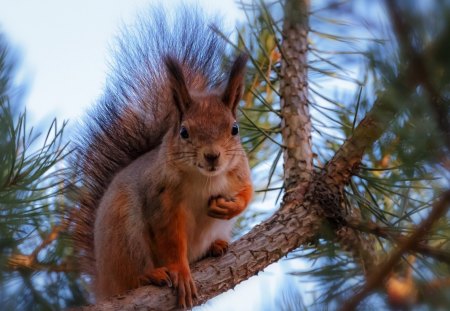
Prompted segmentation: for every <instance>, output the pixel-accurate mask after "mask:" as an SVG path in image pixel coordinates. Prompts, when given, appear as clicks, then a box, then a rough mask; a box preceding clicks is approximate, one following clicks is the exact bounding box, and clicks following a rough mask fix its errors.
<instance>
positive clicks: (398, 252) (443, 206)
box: [341, 190, 450, 311]
mask: <svg viewBox="0 0 450 311" xmlns="http://www.w3.org/2000/svg"><path fill="white" fill-rule="evenodd" d="M449 205H450V190H448V191H447V192H445V193H444V194H443V195H442V197H441V198H440V199H439V200H438V201H437V202H436V203H435V204H434V206H433V208H432V210H431V212H430V214H429V215H428V217H427V218H426V219H425V220H424V221H422V223H421V224H420V225H419V226H418V227H417V228H416V230H415V231H414V232H413V233H412V234H411V235H410V236H409V237H408V238H407V239H406V240H405V241H404V242H403V243H402V244H400V245H399V246H398V247H397V249H395V250H394V251H392V253H391V255H390V256H389V258H388V259H387V260H386V261H385V262H383V263H382V264H381V265H379V266H378V267H377V269H375V270H374V271H373V272H372V273H371V274H370V276H369V277H368V278H367V280H366V284H365V285H364V287H363V288H362V289H361V290H360V291H359V292H358V293H356V294H355V295H354V296H353V297H352V299H350V300H349V301H347V303H345V304H344V305H343V307H342V308H341V310H342V311H346V310H354V309H355V308H356V307H357V306H358V304H359V303H360V302H361V301H362V300H363V299H364V298H365V297H366V296H367V295H368V294H369V293H370V292H371V291H372V290H374V289H375V288H376V287H378V286H380V285H381V283H382V282H383V281H384V280H385V279H386V278H387V277H388V276H389V273H390V272H391V270H392V268H393V267H394V265H395V264H396V263H397V262H398V261H399V260H400V258H401V257H402V255H403V254H404V253H405V252H407V251H408V250H411V249H412V248H414V245H416V244H417V243H418V241H419V240H420V239H422V237H423V236H424V235H426V234H427V233H428V231H430V230H431V228H432V226H433V224H434V223H435V222H436V221H437V220H439V219H440V218H441V217H442V216H444V215H445V213H446V211H447V209H448V208H449Z"/></svg>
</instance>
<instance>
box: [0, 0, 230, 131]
mask: <svg viewBox="0 0 450 311" xmlns="http://www.w3.org/2000/svg"><path fill="white" fill-rule="evenodd" d="M184 2H185V3H194V1H184ZM159 3H162V1H151V0H127V1H124V0H122V1H119V0H96V1H88V0H81V1H80V0H39V1H31V0H14V1H11V0H0V31H1V32H3V33H6V35H7V38H8V40H9V42H10V44H11V46H12V48H13V49H14V50H15V51H16V52H18V55H19V60H20V72H19V80H20V81H23V82H25V84H26V86H27V88H26V90H27V95H26V97H25V104H26V107H27V110H28V113H29V116H30V117H31V121H32V123H33V124H37V123H46V122H45V121H47V120H49V119H53V118H54V117H58V119H71V120H72V121H75V120H76V119H77V118H79V117H80V116H81V115H82V114H83V112H84V111H85V110H86V108H87V107H88V106H90V105H92V104H93V103H94V102H95V100H96V98H98V96H99V95H100V94H101V92H102V88H103V84H104V81H105V76H106V74H107V72H108V65H107V63H108V57H109V55H110V54H111V53H110V49H111V44H113V43H114V37H115V35H116V34H117V33H118V30H119V28H120V27H121V26H122V25H124V24H130V23H132V22H133V21H134V20H135V17H136V15H137V14H138V13H139V12H140V11H142V10H143V9H145V8H146V7H147V6H148V5H149V4H153V5H160V4H159ZM164 3H165V4H166V5H167V6H168V7H172V6H174V5H176V3H179V1H165V2H164ZM198 4H199V6H200V7H202V8H205V10H206V11H208V12H219V13H220V14H222V15H224V17H225V19H226V21H227V24H229V25H231V24H233V22H234V20H235V19H236V18H237V17H238V16H239V11H238V9H237V7H236V4H235V3H234V2H233V0H222V1H208V0H202V1H198ZM42 125H44V124H42ZM44 127H45V126H44Z"/></svg>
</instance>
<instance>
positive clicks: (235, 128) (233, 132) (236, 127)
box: [231, 122, 239, 136]
mask: <svg viewBox="0 0 450 311" xmlns="http://www.w3.org/2000/svg"><path fill="white" fill-rule="evenodd" d="M238 133H239V125H238V124H237V123H236V122H234V124H233V127H232V128H231V135H233V136H236V135H237V134H238Z"/></svg>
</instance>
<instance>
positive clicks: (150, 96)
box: [73, 9, 253, 307]
mask: <svg viewBox="0 0 450 311" xmlns="http://www.w3.org/2000/svg"><path fill="white" fill-rule="evenodd" d="M150 15H151V16H150V17H147V18H146V20H141V23H140V24H139V25H140V26H138V27H137V28H135V29H134V30H132V31H130V32H129V33H127V35H126V36H125V37H124V38H122V39H121V41H119V44H118V51H117V55H116V59H115V63H114V65H113V74H111V75H110V77H109V80H108V81H107V84H106V90H105V93H104V95H103V97H102V98H101V99H100V100H99V102H98V104H97V105H96V107H95V109H94V110H92V111H91V112H90V114H89V115H88V117H87V119H86V121H85V124H84V131H83V132H82V133H81V134H80V135H79V137H77V142H78V143H77V147H76V149H75V153H74V157H73V163H74V164H75V165H76V168H77V173H78V176H79V178H80V182H81V185H82V187H81V189H82V192H81V195H80V202H79V208H78V210H77V213H75V215H76V216H75V219H74V223H75V229H74V234H73V237H74V240H75V248H76V250H77V251H78V255H79V257H80V259H81V263H82V269H83V271H84V272H86V273H88V274H90V275H91V276H92V280H93V284H92V286H93V292H94V295H95V297H96V299H103V298H107V297H109V296H112V295H116V294H122V293H124V292H125V291H127V290H129V289H133V288H136V287H139V286H141V285H145V284H156V285H168V286H172V287H174V288H176V289H177V302H178V305H179V306H180V307H186V306H187V307H190V306H192V305H193V300H194V299H195V297H196V295H197V290H196V285H195V282H194V280H193V279H192V276H191V272H190V268H189V264H190V263H192V262H194V261H196V260H198V259H200V258H202V257H204V256H207V255H210V256H220V255H222V254H224V253H225V252H226V250H227V248H228V243H229V241H230V235H231V230H232V227H233V224H234V220H235V219H236V216H237V215H239V214H240V213H242V211H243V210H244V209H245V208H246V207H247V206H248V204H249V201H250V200H251V198H252V194H253V188H252V182H251V178H250V169H249V164H248V160H247V157H246V154H245V152H244V149H243V147H242V145H241V142H240V138H239V126H238V123H237V121H236V117H237V116H236V114H237V107H238V104H239V101H240V100H241V96H242V93H243V90H244V72H245V64H246V61H247V56H246V55H244V54H241V55H239V56H237V57H236V58H235V60H234V61H233V62H231V63H230V65H228V66H227V65H226V62H224V59H226V48H225V43H224V42H223V40H222V39H221V37H220V36H219V35H218V34H217V29H219V28H218V26H217V25H215V26H212V25H211V23H210V22H209V21H207V20H206V19H205V18H204V17H203V15H202V14H201V13H199V12H198V11H196V10H187V9H184V10H181V11H180V12H179V13H178V15H177V16H175V18H174V19H173V21H176V22H175V24H172V23H171V22H170V21H168V18H166V17H165V13H164V12H163V11H159V10H154V11H152V13H151V14H150ZM213 29H214V30H213ZM224 68H225V69H224ZM226 68H228V69H226Z"/></svg>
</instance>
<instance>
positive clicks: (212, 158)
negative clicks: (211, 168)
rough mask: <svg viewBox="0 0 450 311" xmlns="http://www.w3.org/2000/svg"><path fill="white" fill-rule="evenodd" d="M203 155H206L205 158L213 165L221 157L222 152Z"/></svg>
mask: <svg viewBox="0 0 450 311" xmlns="http://www.w3.org/2000/svg"><path fill="white" fill-rule="evenodd" d="M203 157H205V160H206V161H207V162H208V163H209V164H211V165H213V164H215V163H216V162H217V160H218V159H219V157H220V152H217V153H204V154H203Z"/></svg>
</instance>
